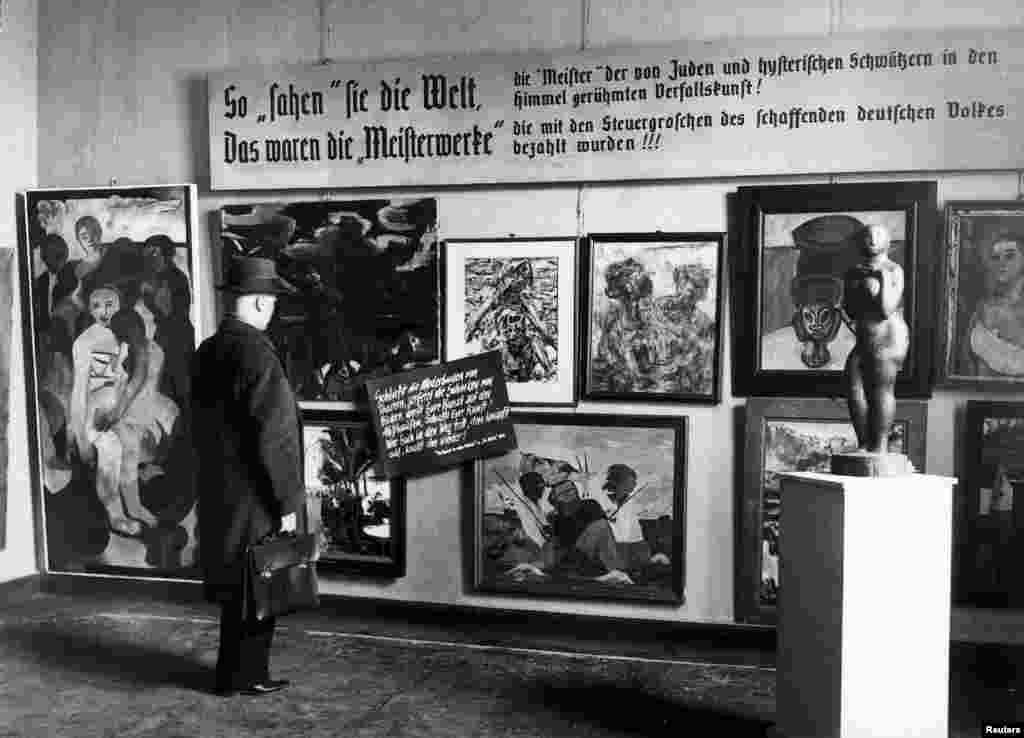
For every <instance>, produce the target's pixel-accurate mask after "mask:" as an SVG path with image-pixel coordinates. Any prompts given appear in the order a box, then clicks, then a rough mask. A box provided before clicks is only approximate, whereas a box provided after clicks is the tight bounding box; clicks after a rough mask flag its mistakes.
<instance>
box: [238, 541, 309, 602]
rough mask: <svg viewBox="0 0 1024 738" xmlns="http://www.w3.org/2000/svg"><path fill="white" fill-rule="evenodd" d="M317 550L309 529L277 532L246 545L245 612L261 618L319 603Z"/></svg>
mask: <svg viewBox="0 0 1024 738" xmlns="http://www.w3.org/2000/svg"><path fill="white" fill-rule="evenodd" d="M316 553H317V547H316V536H315V535H313V534H312V533H291V532H289V533H277V534H274V535H271V536H268V537H267V538H264V539H263V540H262V541H260V542H259V543H256V544H253V545H252V546H249V553H248V556H247V559H248V560H247V562H246V571H245V590H246V591H245V598H244V602H245V613H244V614H245V616H246V617H247V618H255V619H257V620H264V619H266V618H270V617H275V616H277V615H287V614H288V613H292V612H297V611H299V610H309V609H312V608H315V607H316V606H317V605H319V604H320V597H319V591H318V585H317V578H316Z"/></svg>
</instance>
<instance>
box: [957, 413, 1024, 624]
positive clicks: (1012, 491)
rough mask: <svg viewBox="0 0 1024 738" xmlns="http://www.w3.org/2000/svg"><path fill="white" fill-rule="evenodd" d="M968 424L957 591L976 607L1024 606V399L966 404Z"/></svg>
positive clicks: (959, 509)
mask: <svg viewBox="0 0 1024 738" xmlns="http://www.w3.org/2000/svg"><path fill="white" fill-rule="evenodd" d="M965 426H966V427H965V432H964V436H963V438H964V439H965V444H964V459H965V461H966V465H965V469H964V473H963V474H962V475H961V479H962V482H963V483H962V484H961V485H960V486H959V487H958V490H959V492H958V497H959V499H958V504H957V506H956V507H957V513H958V517H959V518H960V520H959V521H958V522H959V525H958V533H959V536H958V537H959V539H960V540H959V541H958V545H957V546H956V560H955V561H954V571H955V572H956V581H955V586H954V596H955V598H956V600H957V601H958V602H961V603H963V604H969V605H975V606H977V607H996V608H1004V607H1009V608H1015V609H1020V608H1022V607H1024V583H1022V582H1021V581H1020V555H1021V551H1022V550H1024V504H1022V501H1024V403H1021V402H990V401H973V400H972V401H970V402H968V403H967V413H966V423H965ZM1018 497H1019V498H1020V499H1018Z"/></svg>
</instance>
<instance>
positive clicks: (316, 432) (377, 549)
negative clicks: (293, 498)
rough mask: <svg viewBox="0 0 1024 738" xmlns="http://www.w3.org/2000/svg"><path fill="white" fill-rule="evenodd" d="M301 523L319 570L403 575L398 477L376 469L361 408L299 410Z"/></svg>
mask: <svg viewBox="0 0 1024 738" xmlns="http://www.w3.org/2000/svg"><path fill="white" fill-rule="evenodd" d="M302 442H303V452H304V475H305V476H304V478H305V486H306V514H307V520H308V530H309V531H311V532H313V533H315V535H316V538H317V546H318V550H319V555H320V558H319V560H318V562H317V568H318V569H321V570H328V571H337V572H348V573H355V574H366V575H373V576H379V577H388V578H397V577H401V576H404V575H405V480H404V479H402V478H394V479H391V480H388V479H387V478H386V477H384V476H383V475H382V474H380V473H379V472H378V471H377V470H376V469H375V463H376V461H377V458H378V456H377V444H376V436H375V435H374V433H373V427H372V426H371V425H370V423H369V421H368V420H367V419H366V418H364V417H363V416H361V415H357V414H356V413H353V412H346V411H341V410H303V411H302Z"/></svg>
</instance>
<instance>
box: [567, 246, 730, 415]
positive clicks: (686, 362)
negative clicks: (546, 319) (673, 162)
mask: <svg viewBox="0 0 1024 738" xmlns="http://www.w3.org/2000/svg"><path fill="white" fill-rule="evenodd" d="M723 241H724V237H723V234H721V233H605V234H591V235H590V236H589V237H588V238H587V239H586V240H585V241H584V248H583V258H582V262H583V274H584V278H583V287H582V293H583V298H582V300H581V301H580V305H581V310H580V316H581V317H580V326H581V329H582V333H583V338H582V341H581V344H580V355H581V370H580V373H581V375H582V392H581V395H582V396H583V397H585V398H587V399H592V400H626V401H647V400H673V401H677V402H687V401H689V402H705V403H714V402H717V401H718V396H719V393H718V386H719V363H720V357H721V334H722V331H721V323H722V321H721V315H722V301H723V296H722V292H723V290H722V287H723V281H722V280H723V277H722V251H723Z"/></svg>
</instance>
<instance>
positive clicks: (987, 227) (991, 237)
mask: <svg viewBox="0 0 1024 738" xmlns="http://www.w3.org/2000/svg"><path fill="white" fill-rule="evenodd" d="M945 267H946V268H945V287H946V290H945V297H946V300H945V312H944V315H943V320H942V323H941V324H942V326H943V336H942V343H941V345H942V354H941V356H942V378H943V383H944V384H949V385H961V386H975V387H979V388H985V389H1000V388H1003V389H1017V390H1020V389H1021V388H1024V306H1022V304H1021V302H1020V300H1021V295H1022V294H1024V202H1022V201H1019V200H1015V201H1011V202H959V201H958V202H948V203H946V260H945Z"/></svg>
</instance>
